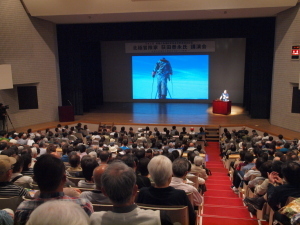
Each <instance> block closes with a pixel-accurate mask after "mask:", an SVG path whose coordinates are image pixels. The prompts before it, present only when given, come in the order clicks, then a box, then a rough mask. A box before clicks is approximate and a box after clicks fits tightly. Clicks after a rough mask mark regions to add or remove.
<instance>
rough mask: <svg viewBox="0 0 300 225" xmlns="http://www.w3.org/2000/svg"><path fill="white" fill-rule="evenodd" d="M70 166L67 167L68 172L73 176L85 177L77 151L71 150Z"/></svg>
mask: <svg viewBox="0 0 300 225" xmlns="http://www.w3.org/2000/svg"><path fill="white" fill-rule="evenodd" d="M69 163H70V167H69V168H68V169H67V174H68V175H70V176H71V177H83V174H82V168H81V165H80V157H79V155H77V153H76V152H71V153H70V156H69Z"/></svg>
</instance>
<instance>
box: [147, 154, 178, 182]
mask: <svg viewBox="0 0 300 225" xmlns="http://www.w3.org/2000/svg"><path fill="white" fill-rule="evenodd" d="M148 171H149V174H150V176H151V178H152V179H153V181H154V183H155V185H156V186H157V187H162V186H165V185H169V183H170V181H171V177H172V174H173V171H172V162H171V160H170V159H169V158H167V157H166V156H163V155H159V156H155V157H154V158H152V159H151V160H150V162H149V164H148Z"/></svg>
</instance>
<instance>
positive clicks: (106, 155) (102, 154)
mask: <svg viewBox="0 0 300 225" xmlns="http://www.w3.org/2000/svg"><path fill="white" fill-rule="evenodd" d="M110 157H111V154H110V153H109V152H108V151H105V150H103V151H101V152H100V153H99V158H100V160H101V165H102V164H107V162H108V161H109V159H110Z"/></svg>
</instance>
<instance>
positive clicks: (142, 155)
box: [135, 149, 146, 160]
mask: <svg viewBox="0 0 300 225" xmlns="http://www.w3.org/2000/svg"><path fill="white" fill-rule="evenodd" d="M145 155H146V151H145V149H140V150H138V151H136V153H135V156H136V157H137V158H138V159H139V160H140V159H142V158H145Z"/></svg>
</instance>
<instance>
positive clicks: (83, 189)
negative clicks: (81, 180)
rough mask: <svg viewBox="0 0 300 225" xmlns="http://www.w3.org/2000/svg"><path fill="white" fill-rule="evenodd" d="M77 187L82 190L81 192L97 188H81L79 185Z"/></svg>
mask: <svg viewBox="0 0 300 225" xmlns="http://www.w3.org/2000/svg"><path fill="white" fill-rule="evenodd" d="M77 189H78V190H80V191H81V192H84V191H93V190H95V189H92V188H79V187H77Z"/></svg>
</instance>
